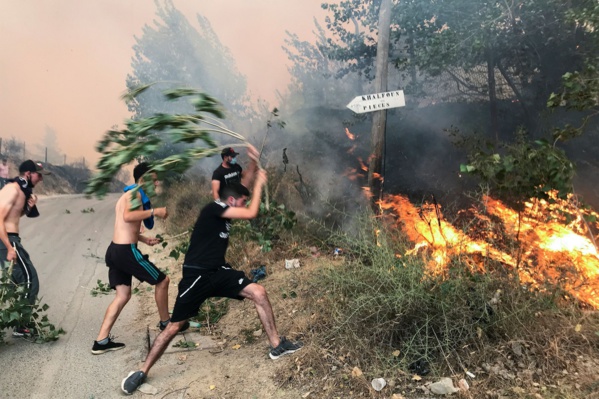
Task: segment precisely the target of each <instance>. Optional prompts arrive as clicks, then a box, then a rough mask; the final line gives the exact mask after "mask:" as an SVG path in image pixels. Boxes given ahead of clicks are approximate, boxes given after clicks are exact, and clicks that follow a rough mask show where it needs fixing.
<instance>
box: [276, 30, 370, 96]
mask: <svg viewBox="0 0 599 399" xmlns="http://www.w3.org/2000/svg"><path fill="white" fill-rule="evenodd" d="M314 26H315V29H316V30H315V31H314V34H315V36H316V37H315V39H316V40H315V43H311V42H309V41H305V40H300V38H299V37H298V35H297V34H294V33H290V32H289V31H287V32H286V35H287V38H286V39H285V46H283V50H284V51H285V53H287V58H288V59H289V61H290V62H291V64H290V66H289V67H288V68H287V69H288V71H289V74H290V75H291V84H290V85H289V91H290V93H291V95H290V97H291V98H290V101H291V103H292V104H295V106H296V107H300V106H310V107H311V106H329V107H343V106H345V104H346V103H347V101H346V99H347V98H348V97H350V96H355V94H356V93H361V92H362V85H361V81H360V79H358V78H357V77H356V76H355V74H342V73H341V70H342V69H343V67H344V63H342V62H340V61H336V60H332V59H330V58H329V57H328V56H327V50H326V49H327V38H326V32H325V30H324V28H323V27H322V26H321V25H320V24H319V23H318V21H317V20H316V19H315V20H314ZM298 97H299V98H298Z"/></svg>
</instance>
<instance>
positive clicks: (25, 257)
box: [0, 160, 51, 337]
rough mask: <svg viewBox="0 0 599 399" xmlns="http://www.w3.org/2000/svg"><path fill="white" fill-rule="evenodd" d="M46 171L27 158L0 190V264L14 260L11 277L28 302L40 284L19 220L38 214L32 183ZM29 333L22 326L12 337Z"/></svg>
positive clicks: (7, 263) (45, 173)
mask: <svg viewBox="0 0 599 399" xmlns="http://www.w3.org/2000/svg"><path fill="white" fill-rule="evenodd" d="M49 174H51V173H50V172H49V171H47V170H45V169H44V167H43V166H42V164H41V163H40V162H34V161H32V160H28V161H25V162H23V163H22V164H21V166H19V176H18V177H15V178H14V179H10V180H8V182H7V184H6V186H4V187H3V188H2V190H0V265H1V266H2V268H5V267H7V266H8V265H9V264H10V263H11V262H14V265H13V270H12V279H13V281H14V282H15V283H16V284H19V285H24V286H25V287H26V292H25V298H26V299H27V301H28V302H29V303H30V304H31V305H34V304H35V302H36V300H37V294H38V292H39V288H40V286H39V280H38V277H37V272H36V270H35V267H33V264H32V263H31V259H29V254H28V253H27V251H25V249H24V248H23V246H22V245H21V238H20V237H19V220H20V219H21V217H22V216H23V215H25V216H27V217H37V216H39V212H38V210H37V207H36V205H35V204H36V202H37V197H36V196H35V194H33V187H35V186H36V185H37V184H38V183H40V182H42V181H43V180H44V178H43V176H44V175H49ZM29 335H31V331H30V330H29V329H28V328H27V327H26V326H23V327H19V328H17V329H15V330H14V332H13V336H16V337H22V336H29Z"/></svg>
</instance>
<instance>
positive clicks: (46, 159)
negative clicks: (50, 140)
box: [44, 147, 48, 163]
mask: <svg viewBox="0 0 599 399" xmlns="http://www.w3.org/2000/svg"><path fill="white" fill-rule="evenodd" d="M44 162H45V163H48V147H46V157H45V158H44Z"/></svg>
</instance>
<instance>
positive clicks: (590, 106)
mask: <svg viewBox="0 0 599 399" xmlns="http://www.w3.org/2000/svg"><path fill="white" fill-rule="evenodd" d="M598 14H599V10H598ZM598 18H599V15H598ZM596 62H597V59H595V60H594V63H596ZM547 107H548V108H549V109H557V108H560V107H561V108H565V109H566V110H568V111H579V112H583V116H582V118H581V123H580V124H579V126H572V125H570V124H567V125H566V126H564V127H561V128H555V129H554V131H553V137H554V139H555V140H556V141H558V140H561V141H566V140H569V139H572V138H575V137H578V136H580V135H582V134H583V132H584V130H585V128H586V127H587V126H588V124H589V122H590V121H591V119H593V118H594V117H595V116H596V115H597V113H598V112H599V71H598V70H597V68H596V67H595V66H594V65H593V64H588V65H587V67H586V68H585V69H584V71H582V72H568V73H566V74H564V75H563V77H562V88H561V92H559V93H551V95H550V96H549V100H547Z"/></svg>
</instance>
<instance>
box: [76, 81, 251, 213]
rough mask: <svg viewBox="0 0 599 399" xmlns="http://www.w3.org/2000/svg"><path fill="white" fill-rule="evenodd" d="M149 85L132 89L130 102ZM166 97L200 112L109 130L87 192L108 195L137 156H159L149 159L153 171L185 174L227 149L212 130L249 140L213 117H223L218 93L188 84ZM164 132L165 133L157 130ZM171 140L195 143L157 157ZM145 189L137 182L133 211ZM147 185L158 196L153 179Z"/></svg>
mask: <svg viewBox="0 0 599 399" xmlns="http://www.w3.org/2000/svg"><path fill="white" fill-rule="evenodd" d="M150 86H151V85H143V86H140V87H138V88H135V89H133V90H131V91H130V92H129V93H127V94H126V95H125V96H124V99H125V100H126V101H129V102H130V101H132V99H135V98H136V96H138V95H140V94H141V93H143V92H144V91H145V90H147V89H148V88H149V87H150ZM163 95H164V98H165V99H166V100H167V101H174V100H179V99H182V98H188V99H189V103H190V104H191V105H192V106H193V108H194V111H195V112H192V113H189V114H173V115H170V114H154V115H153V116H149V117H146V118H139V119H135V120H134V119H129V120H127V121H126V127H125V128H124V129H122V130H109V131H108V132H107V133H106V134H105V135H104V138H103V139H102V140H101V141H100V142H99V143H98V145H97V147H96V149H97V151H98V152H100V153H101V154H102V156H101V158H100V160H99V161H98V164H97V165H96V169H97V170H98V172H97V173H96V174H95V175H94V177H93V178H92V179H91V180H90V181H89V183H88V185H87V188H86V191H85V192H86V193H87V194H88V195H92V194H93V195H96V196H98V197H102V196H104V195H105V194H106V192H107V190H108V185H109V184H110V182H111V180H112V178H113V176H114V175H115V174H116V173H118V171H119V170H120V168H121V166H123V165H127V164H129V163H130V162H132V161H133V160H135V159H154V160H153V161H150V162H149V164H150V171H149V172H148V173H156V174H158V175H159V176H160V175H162V174H164V173H166V172H172V173H177V174H182V173H184V172H185V171H186V170H187V169H188V168H189V167H190V166H192V163H193V162H194V161H196V160H198V159H201V158H204V157H209V156H212V155H215V154H218V153H220V151H221V150H222V147H218V146H217V145H216V143H215V142H214V141H213V139H212V137H211V136H210V133H211V132H217V133H221V134H226V135H229V136H232V137H234V138H236V139H238V140H241V141H245V139H244V138H243V136H241V135H239V134H238V133H235V132H233V131H231V130H229V129H227V128H225V127H223V126H222V125H221V124H220V122H219V121H218V120H215V119H214V118H213V117H217V118H222V117H223V116H224V115H223V113H222V110H221V106H220V104H219V102H218V101H217V100H216V99H214V98H213V97H211V96H209V95H207V94H205V93H201V92H198V91H196V90H193V89H186V88H181V89H173V90H165V91H164V92H163ZM160 132H164V133H166V135H165V134H162V135H161V134H158V133H160ZM168 143H185V144H188V145H191V146H189V147H187V148H186V149H184V150H183V151H182V152H181V153H177V154H173V155H170V156H168V157H166V158H162V159H155V158H156V157H155V154H156V153H157V151H159V150H160V148H161V147H163V146H165V145H167V144H168ZM140 188H141V187H139V186H138V187H136V188H135V189H133V190H131V196H132V199H133V200H132V208H133V209H136V208H138V207H139V206H141V204H140V203H139V201H138V200H137V199H136V198H135V197H136V193H137V192H138V191H139V189H140ZM143 189H144V191H145V192H146V193H147V194H148V196H152V195H153V194H154V187H153V183H152V181H151V179H145V180H144V184H143Z"/></svg>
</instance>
